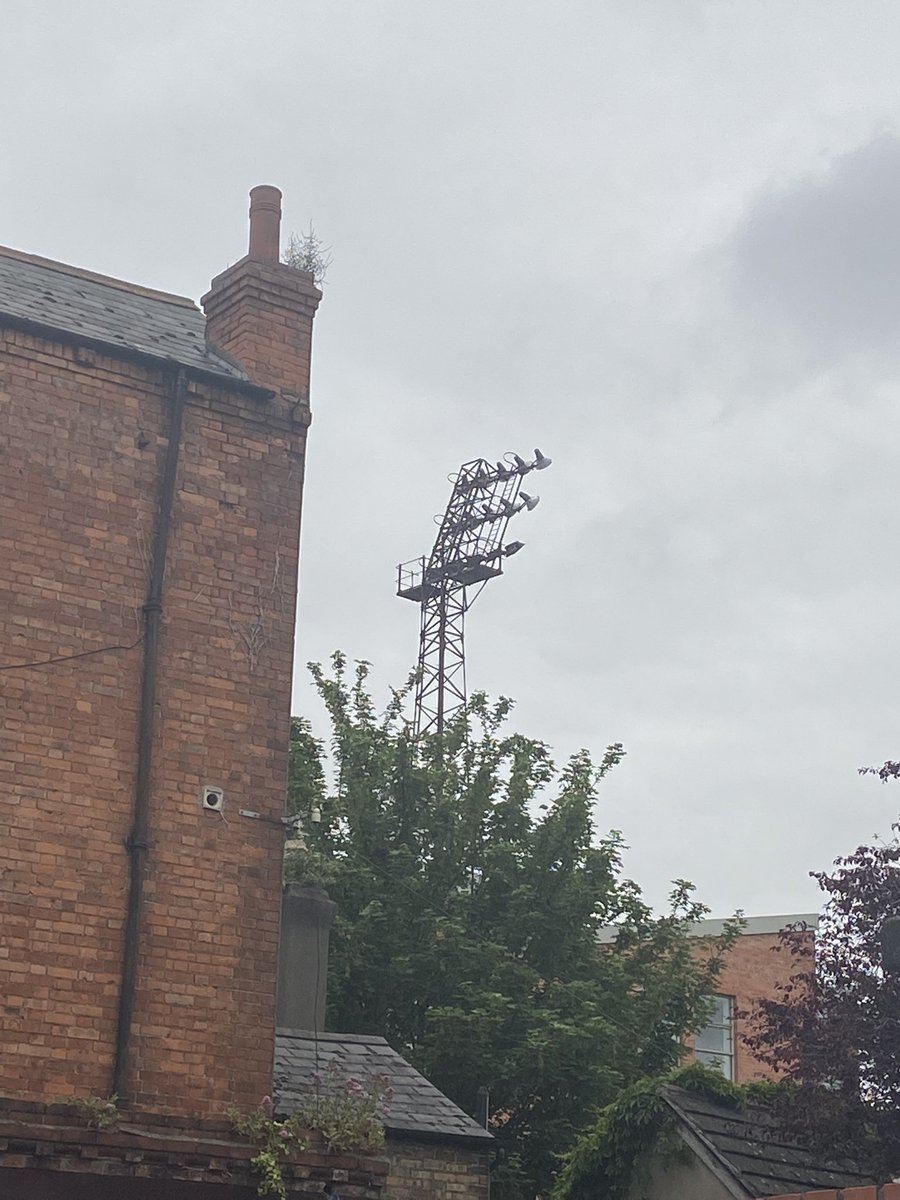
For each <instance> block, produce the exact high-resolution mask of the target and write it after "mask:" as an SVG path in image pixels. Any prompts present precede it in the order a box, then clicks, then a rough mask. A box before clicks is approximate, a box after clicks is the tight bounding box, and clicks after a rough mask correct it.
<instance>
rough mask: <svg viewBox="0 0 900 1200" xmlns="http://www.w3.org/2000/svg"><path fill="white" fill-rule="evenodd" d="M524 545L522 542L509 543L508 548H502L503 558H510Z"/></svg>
mask: <svg viewBox="0 0 900 1200" xmlns="http://www.w3.org/2000/svg"><path fill="white" fill-rule="evenodd" d="M524 545H525V543H524V542H510V543H509V545H508V546H504V547H503V557H504V558H512V556H513V555H514V554H518V553H519V551H520V550H521V549H522V547H523V546H524Z"/></svg>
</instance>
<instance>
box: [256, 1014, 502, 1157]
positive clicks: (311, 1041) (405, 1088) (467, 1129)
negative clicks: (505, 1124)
mask: <svg viewBox="0 0 900 1200" xmlns="http://www.w3.org/2000/svg"><path fill="white" fill-rule="evenodd" d="M330 1063H336V1064H337V1069H338V1072H339V1075H340V1077H341V1078H346V1077H350V1076H354V1077H356V1078H357V1079H361V1080H363V1081H365V1080H366V1079H367V1078H370V1077H371V1076H373V1075H388V1076H389V1077H390V1087H391V1093H392V1094H391V1098H390V1100H389V1102H388V1103H387V1106H386V1110H385V1115H384V1125H385V1129H386V1130H387V1132H388V1133H389V1134H391V1133H393V1134H396V1135H400V1136H407V1137H417V1136H418V1137H424V1138H427V1139H428V1140H430V1141H434V1140H439V1141H448V1142H458V1141H460V1140H462V1141H464V1142H466V1143H468V1144H471V1145H477V1146H483V1147H484V1149H485V1150H488V1149H490V1147H491V1145H492V1144H493V1141H494V1138H493V1135H492V1134H490V1133H488V1131H487V1130H486V1129H482V1127H481V1126H480V1125H479V1124H478V1123H477V1122H476V1121H474V1120H473V1119H472V1118H471V1117H470V1116H467V1115H466V1113H464V1112H463V1111H462V1109H461V1108H458V1107H457V1106H456V1105H455V1104H454V1103H453V1101H452V1100H449V1099H448V1098H447V1097H446V1096H445V1095H444V1093H443V1092H440V1091H438V1089H437V1088H436V1087H435V1086H434V1084H432V1083H429V1082H428V1080H427V1079H426V1078H425V1076H424V1075H420V1074H419V1072H418V1071H416V1070H415V1069H414V1068H413V1067H411V1066H410V1065H409V1063H408V1062H407V1061H406V1059H405V1058H403V1057H402V1056H401V1055H400V1054H398V1053H397V1051H396V1050H393V1049H392V1048H391V1047H390V1046H389V1045H388V1043H387V1042H386V1041H385V1040H384V1038H381V1037H374V1036H369V1035H368V1034H351V1033H320V1034H318V1035H316V1034H313V1033H311V1032H309V1031H307V1030H303V1029H279V1030H278V1031H277V1034H276V1038H275V1086H274V1100H275V1107H276V1110H277V1111H278V1112H280V1113H285V1114H288V1113H291V1112H293V1111H294V1109H295V1108H296V1107H297V1105H298V1104H299V1102H300V1101H301V1100H302V1099H305V1098H306V1097H308V1096H311V1095H312V1093H313V1080H312V1076H313V1074H314V1073H315V1072H316V1071H318V1072H319V1074H320V1075H321V1074H322V1073H323V1072H326V1071H327V1070H328V1066H329V1064H330Z"/></svg>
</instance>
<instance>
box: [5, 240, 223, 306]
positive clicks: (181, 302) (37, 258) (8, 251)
mask: <svg viewBox="0 0 900 1200" xmlns="http://www.w3.org/2000/svg"><path fill="white" fill-rule="evenodd" d="M0 255H2V256H3V257H4V258H14V259H16V260H18V261H19V262H25V263H31V264H32V265H34V266H36V267H44V268H46V269H47V270H50V271H55V272H56V273H57V274H59V275H71V276H72V277H73V278H75V279H87V280H90V282H91V283H100V284H103V285H104V286H106V287H111V288H115V289H116V290H117V291H120V292H128V293H129V294H130V295H133V296H146V297H147V298H148V299H150V300H162V301H163V302H164V303H166V304H173V305H177V307H179V308H190V309H193V310H194V311H195V312H199V311H200V310H199V308H198V307H197V304H196V303H195V302H194V301H193V300H192V299H191V298H190V297H189V296H176V295H175V293H174V292H161V291H158V290H157V289H156V288H148V287H144V286H143V285H142V284H139V283H129V282H128V280H126V279H115V278H113V276H112V275H100V274H98V272H96V271H88V270H87V269H86V268H85V267H75V266H72V265H71V263H63V262H57V261H56V260H55V259H52V258H42V257H41V255H39V254H26V253H25V251H24V250H14V249H13V248H12V247H11V246H0Z"/></svg>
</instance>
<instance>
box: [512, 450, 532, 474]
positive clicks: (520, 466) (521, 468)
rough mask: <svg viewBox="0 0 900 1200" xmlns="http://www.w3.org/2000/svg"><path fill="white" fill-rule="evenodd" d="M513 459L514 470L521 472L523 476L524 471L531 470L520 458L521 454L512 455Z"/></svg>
mask: <svg viewBox="0 0 900 1200" xmlns="http://www.w3.org/2000/svg"><path fill="white" fill-rule="evenodd" d="M513 459H514V460H515V464H516V470H517V471H521V472H522V474H523V475H524V474H525V472H526V471H530V470H531V467H529V465H528V463H527V462H526V461H525V459H524V458H523V457H522V455H521V454H514V455H513Z"/></svg>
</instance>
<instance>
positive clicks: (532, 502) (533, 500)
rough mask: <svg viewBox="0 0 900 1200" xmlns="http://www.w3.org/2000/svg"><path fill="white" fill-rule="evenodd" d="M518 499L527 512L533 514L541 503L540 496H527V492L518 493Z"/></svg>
mask: <svg viewBox="0 0 900 1200" xmlns="http://www.w3.org/2000/svg"><path fill="white" fill-rule="evenodd" d="M519 499H520V500H522V501H523V502H524V504H525V507H526V508H527V509H528V511H529V512H534V510H535V509H536V508H537V506H538V505H539V504H540V502H541V498H540V496H529V495H528V493H527V492H519Z"/></svg>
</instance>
